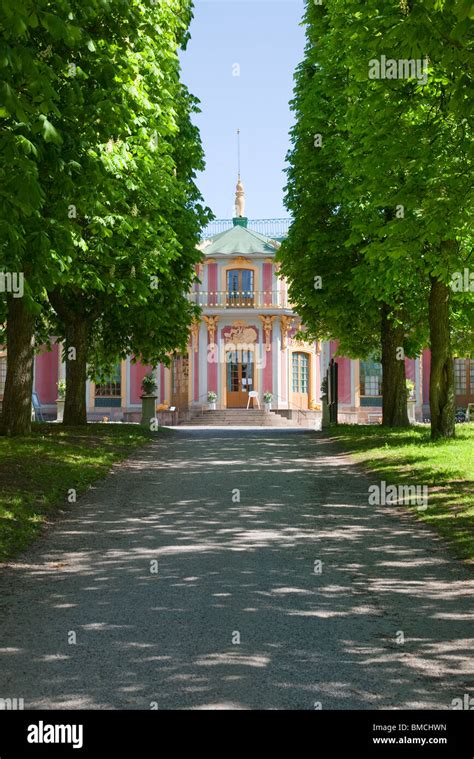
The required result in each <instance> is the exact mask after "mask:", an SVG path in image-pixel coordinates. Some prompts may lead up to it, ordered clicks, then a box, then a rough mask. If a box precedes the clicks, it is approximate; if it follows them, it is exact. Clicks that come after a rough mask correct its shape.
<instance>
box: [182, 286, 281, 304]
mask: <svg viewBox="0 0 474 759" xmlns="http://www.w3.org/2000/svg"><path fill="white" fill-rule="evenodd" d="M189 299H190V300H191V301H192V303H196V304H197V305H198V306H201V307H202V308H228V309H232V308H234V309H235V308H291V305H290V304H289V302H288V295H287V293H286V292H285V291H281V290H257V291H253V292H250V291H243V292H228V291H226V290H218V291H217V292H207V291H205V290H201V291H199V292H192V293H189Z"/></svg>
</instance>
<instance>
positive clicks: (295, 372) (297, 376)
mask: <svg viewBox="0 0 474 759" xmlns="http://www.w3.org/2000/svg"><path fill="white" fill-rule="evenodd" d="M291 370H292V378H291V389H292V391H293V403H294V405H295V406H296V408H299V409H307V408H308V389H309V356H308V354H307V353H293V354H292V367H291Z"/></svg>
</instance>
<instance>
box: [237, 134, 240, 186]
mask: <svg viewBox="0 0 474 759" xmlns="http://www.w3.org/2000/svg"><path fill="white" fill-rule="evenodd" d="M237 176H238V178H239V179H240V129H237Z"/></svg>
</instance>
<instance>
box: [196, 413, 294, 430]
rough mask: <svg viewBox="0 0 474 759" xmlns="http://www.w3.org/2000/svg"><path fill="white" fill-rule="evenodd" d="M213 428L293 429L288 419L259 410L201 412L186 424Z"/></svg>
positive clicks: (292, 424)
mask: <svg viewBox="0 0 474 759" xmlns="http://www.w3.org/2000/svg"><path fill="white" fill-rule="evenodd" d="M188 425H189V426H194V427H199V426H205V427H207V426H215V427H231V426H238V427H294V423H292V422H291V421H290V420H289V419H285V418H284V417H283V416H279V414H277V413H275V412H271V411H262V410H259V409H255V410H252V409H249V410H247V409H222V410H217V411H203V412H202V413H200V414H197V415H196V416H194V417H193V418H192V419H191V420H190V421H188V422H186V426H188Z"/></svg>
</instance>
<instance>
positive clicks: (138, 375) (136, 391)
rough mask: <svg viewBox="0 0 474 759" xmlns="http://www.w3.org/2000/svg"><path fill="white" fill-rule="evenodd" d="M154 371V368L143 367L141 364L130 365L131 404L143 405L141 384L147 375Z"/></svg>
mask: <svg viewBox="0 0 474 759" xmlns="http://www.w3.org/2000/svg"><path fill="white" fill-rule="evenodd" d="M151 371H153V367H152V366H143V364H140V362H138V363H136V364H130V403H138V404H139V403H141V401H140V396H141V394H142V388H141V383H142V379H143V377H144V376H145V374H148V373H149V372H151Z"/></svg>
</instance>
